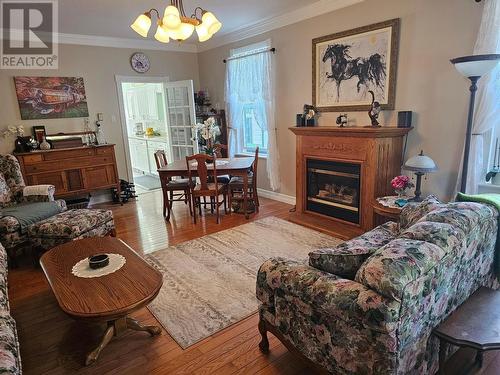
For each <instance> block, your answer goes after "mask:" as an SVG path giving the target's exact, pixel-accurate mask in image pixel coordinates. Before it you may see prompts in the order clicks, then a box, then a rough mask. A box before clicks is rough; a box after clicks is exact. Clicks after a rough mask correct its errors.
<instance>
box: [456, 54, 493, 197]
mask: <svg viewBox="0 0 500 375" xmlns="http://www.w3.org/2000/svg"><path fill="white" fill-rule="evenodd" d="M498 60H500V54H489V55H472V56H463V57H457V58H455V59H451V60H450V61H451V63H452V64H453V65H455V68H456V69H457V70H458V72H459V73H460V74H462V75H463V76H464V77H466V78H469V79H470V82H471V85H470V88H469V90H470V100H469V115H468V117H467V131H466V133H465V150H464V161H463V166H462V181H461V183H460V192H462V193H465V188H466V187H467V171H468V168H469V152H470V140H471V136H472V120H473V118H474V101H475V99H476V91H477V81H479V79H480V78H481V77H482V76H483V75H485V74H486V73H488V72H489V71H490V70H492V69H493V68H494V67H495V66H496V64H497V63H498Z"/></svg>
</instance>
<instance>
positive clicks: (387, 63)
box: [312, 19, 399, 112]
mask: <svg viewBox="0 0 500 375" xmlns="http://www.w3.org/2000/svg"><path fill="white" fill-rule="evenodd" d="M398 43H399V19H393V20H389V21H385V22H380V23H377V24H373V25H368V26H364V27H360V28H357V29H353V30H348V31H343V32H340V33H336V34H332V35H327V36H324V37H320V38H316V39H313V51H312V52H313V103H314V104H315V106H316V107H318V109H319V110H320V111H324V112H339V111H364V110H369V109H370V104H371V101H372V97H371V94H370V93H369V91H373V93H374V95H375V100H376V101H378V102H379V103H380V104H381V106H382V109H394V99H395V88H396V70H397V60H398Z"/></svg>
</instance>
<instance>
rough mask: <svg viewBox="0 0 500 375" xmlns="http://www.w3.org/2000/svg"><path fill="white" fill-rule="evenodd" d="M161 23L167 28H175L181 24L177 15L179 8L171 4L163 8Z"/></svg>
mask: <svg viewBox="0 0 500 375" xmlns="http://www.w3.org/2000/svg"><path fill="white" fill-rule="evenodd" d="M163 24H164V25H165V26H166V27H168V28H169V29H176V28H178V27H179V26H180V25H181V18H180V15H179V9H177V8H176V7H174V6H173V5H169V6H168V7H166V8H165V13H164V14H163Z"/></svg>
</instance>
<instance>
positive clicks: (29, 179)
mask: <svg viewBox="0 0 500 375" xmlns="http://www.w3.org/2000/svg"><path fill="white" fill-rule="evenodd" d="M14 155H15V156H16V157H17V159H18V160H19V163H20V164H21V170H22V173H23V176H24V179H25V181H26V184H28V185H38V184H50V185H54V186H55V187H56V196H57V197H70V196H76V195H83V194H89V193H91V192H93V191H96V190H104V189H112V188H116V189H117V190H118V192H119V191H120V179H119V177H118V169H117V167H116V157H115V148H114V145H113V144H106V145H99V146H84V147H75V148H64V149H56V150H46V151H43V150H37V151H34V152H27V153H18V154H14Z"/></svg>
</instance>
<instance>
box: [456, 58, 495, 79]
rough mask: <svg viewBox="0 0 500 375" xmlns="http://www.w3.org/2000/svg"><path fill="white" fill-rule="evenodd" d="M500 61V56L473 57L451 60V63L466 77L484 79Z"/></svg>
mask: <svg viewBox="0 0 500 375" xmlns="http://www.w3.org/2000/svg"><path fill="white" fill-rule="evenodd" d="M499 60H500V54H489V55H471V56H462V57H457V58H455V59H451V60H450V61H451V63H452V64H453V65H455V68H456V69H457V70H458V72H459V73H460V74H462V75H463V76H464V77H467V78H469V77H482V76H483V75H485V74H486V73H488V72H489V71H490V70H492V69H493V68H494V67H495V66H496V65H497V64H498V61H499Z"/></svg>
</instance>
